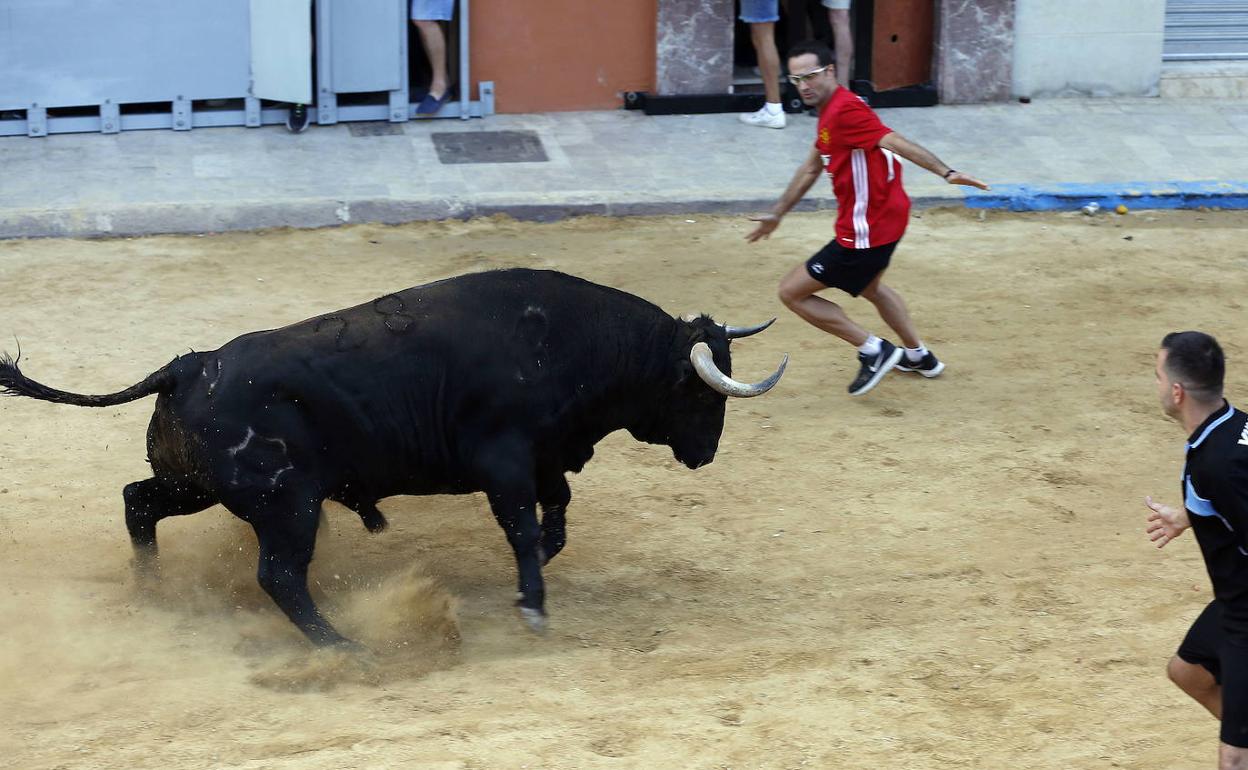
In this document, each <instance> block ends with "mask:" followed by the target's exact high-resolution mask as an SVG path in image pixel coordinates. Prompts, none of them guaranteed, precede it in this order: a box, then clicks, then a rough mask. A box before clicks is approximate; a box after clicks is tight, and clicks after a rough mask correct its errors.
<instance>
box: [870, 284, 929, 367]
mask: <svg viewBox="0 0 1248 770" xmlns="http://www.w3.org/2000/svg"><path fill="white" fill-rule="evenodd" d="M883 277H884V274H883V273H880V274H879V275H877V276H876V277H875V280H874V281H872V282H871V283H870V284H869V285H868V286H867V288H865V289H863V290H862V298H863V299H865V300H867V301H868V302H870V303H871V304H872V305H875V309H876V310H877V311H879V313H880V318H883V319H884V323H886V324H888V326H889V328H890V329H892V330H893V331H895V332H897V336H898V337H901V341H902V342H904V343H905V344H906V347H908V348H917V347H918V346H919V332H918V330H917V329H915V328H914V321H912V320H910V311H909V310H907V309H906V303H905V301H904V300H903V299H902V298H901V295H900V294H898V293H897V292H895V291H893V290H892V289H890V288H889V287H887V286H885V285H884V284H883V283H882V282H881V281H880V279H881V278H883Z"/></svg>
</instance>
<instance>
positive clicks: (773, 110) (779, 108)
mask: <svg viewBox="0 0 1248 770" xmlns="http://www.w3.org/2000/svg"><path fill="white" fill-rule="evenodd" d="M763 109H764V110H767V114H768V115H779V114H780V113H782V112H784V105H782V104H780V102H766V103H764V104H763Z"/></svg>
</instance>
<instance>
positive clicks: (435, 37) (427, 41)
mask: <svg viewBox="0 0 1248 770" xmlns="http://www.w3.org/2000/svg"><path fill="white" fill-rule="evenodd" d="M412 23H413V24H415V25H416V29H417V30H419V31H420V42H421V43H422V44H423V45H424V47H425V56H426V57H427V58H428V59H429V68H430V69H431V70H432V71H433V76H432V77H431V78H430V80H429V95H430V96H433V97H434V98H437V99H441V98H442V96H443V95H444V94H445V93H446V89H447V87H448V85H449V84H448V82H447V77H446V38H445V37H444V36H443V34H442V25H441V24H439V23H438V22H436V21H421V20H413V21H412Z"/></svg>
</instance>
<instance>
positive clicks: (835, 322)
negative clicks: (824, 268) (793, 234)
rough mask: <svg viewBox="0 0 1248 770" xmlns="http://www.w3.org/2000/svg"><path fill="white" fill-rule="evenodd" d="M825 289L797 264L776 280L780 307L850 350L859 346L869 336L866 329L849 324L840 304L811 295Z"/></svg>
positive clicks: (803, 266) (804, 268) (804, 267)
mask: <svg viewBox="0 0 1248 770" xmlns="http://www.w3.org/2000/svg"><path fill="white" fill-rule="evenodd" d="M826 288H828V287H827V286H824V285H823V284H822V283H820V282H818V281H816V280H815V279H814V278H811V277H810V274H809V273H807V272H806V265H805V264H800V265H797V266H795V267H794V268H793V269H792V270H790V271H789V274H788V275H786V276H785V277H784V278H783V279H782V280H781V281H780V289H779V291H778V294H779V295H780V301H781V302H783V303H784V306H785V307H787V308H788V309H789V310H792V311H793V312H794V313H796V314H797V315H798V316H799V317H800V318H801V319H802V320H803V321H805V322H806V323H808V324H810V325H811V326H814V327H816V328H819V329H822V330H824V331H825V332H828V333H829V334H835V335H836V336H838V337H840V338H841V339H843V340H845V341H846V342H848V343H849V344H851V345H853V346H854V347H858V346H860V345H862V343H864V342H866V341H867V337H869V336H870V335H868V334H867V332H866V330H865V329H863V328H862V327H861V326H859V325H858V324H856V323H854V322H853V321H851V320H850V319H849V316H847V315H845V311H844V310H842V309H841V306H840V305H838V304H836V303H835V302H831V301H829V300H826V299H824V298H823V297H816V296H815V292H817V291H822V290H823V289H826Z"/></svg>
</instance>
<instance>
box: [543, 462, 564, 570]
mask: <svg viewBox="0 0 1248 770" xmlns="http://www.w3.org/2000/svg"><path fill="white" fill-rule="evenodd" d="M537 482H538V484H537V500H538V502H539V503H540V504H541V506H542V541H541V542H542V553H541V557H542V564H543V565H545V564H549V563H550V560H551V559H553V558H555V556H556V555H557V554H558V553H559V552H560V551H562V550H563V546H564V545H565V544H567V542H568V534H567V519H566V516H565V514H566V512H567V510H568V503H569V502H570V501H571V500H572V490H571V489H569V488H568V481H567V479H566V478H565V477H564V475H563V473H561V472H558V471H551V472H547V473H539V474H538V479H537Z"/></svg>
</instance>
